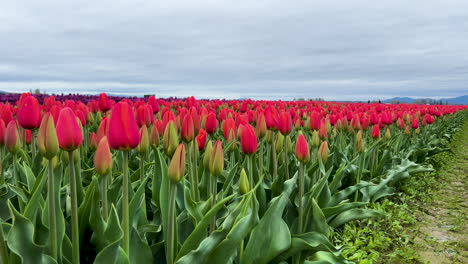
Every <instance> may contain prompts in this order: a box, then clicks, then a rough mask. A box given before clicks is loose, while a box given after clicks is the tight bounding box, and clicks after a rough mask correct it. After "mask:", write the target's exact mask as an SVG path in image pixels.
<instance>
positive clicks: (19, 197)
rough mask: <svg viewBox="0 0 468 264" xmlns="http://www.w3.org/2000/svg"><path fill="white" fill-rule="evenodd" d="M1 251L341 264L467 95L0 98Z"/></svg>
mask: <svg viewBox="0 0 468 264" xmlns="http://www.w3.org/2000/svg"><path fill="white" fill-rule="evenodd" d="M0 99H1V100H0V160H1V163H0V227H1V228H0V263H73V264H76V263H136V264H140V263H180V264H184V263H187V264H189V263H190V264H194V263H239V264H263V263H293V264H296V263H297V264H298V263H352V262H350V261H347V260H345V259H344V257H343V256H342V254H341V252H342V248H341V247H339V246H337V245H334V244H333V242H332V240H331V238H330V237H331V234H332V233H333V232H336V230H338V229H339V228H340V227H341V226H342V225H344V224H345V223H348V222H350V221H356V220H362V219H367V218H377V217H381V216H382V214H381V213H380V212H378V211H374V210H371V209H369V207H368V206H367V205H368V204H369V203H374V202H376V201H378V200H379V199H381V198H383V197H387V196H391V195H395V194H396V193H397V192H398V190H397V189H396V188H395V186H396V184H398V183H399V182H401V181H402V180H404V179H407V178H409V177H412V176H414V175H416V173H418V172H423V171H430V170H432V168H431V166H430V165H428V163H425V161H427V160H428V159H429V158H430V157H431V156H432V155H434V154H436V153H439V152H442V151H445V150H447V149H446V145H447V143H448V142H449V141H450V139H451V137H452V135H453V134H454V133H455V131H456V130H457V129H458V128H459V127H460V125H461V123H462V122H463V120H464V119H465V118H466V116H467V115H466V113H467V111H466V107H465V106H453V105H415V104H398V105H392V104H377V103H339V102H319V101H254V100H197V99H195V98H193V97H189V98H186V99H177V98H169V99H158V98H156V97H154V96H150V97H145V98H137V97H128V98H124V97H111V96H107V95H106V94H101V95H100V96H79V95H74V96H71V95H70V96H55V97H54V96H46V95H31V94H27V93H25V94H22V95H20V94H11V95H5V96H3V97H1V98H0Z"/></svg>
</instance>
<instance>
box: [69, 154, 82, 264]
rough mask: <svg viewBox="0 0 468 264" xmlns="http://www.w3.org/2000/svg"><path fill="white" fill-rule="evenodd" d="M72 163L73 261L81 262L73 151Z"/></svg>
mask: <svg viewBox="0 0 468 264" xmlns="http://www.w3.org/2000/svg"><path fill="white" fill-rule="evenodd" d="M68 161H69V163H70V180H69V181H70V200H71V227H72V245H73V248H72V263H73V264H78V263H80V236H79V235H80V234H79V229H78V202H77V197H76V179H75V161H74V160H73V151H69V152H68Z"/></svg>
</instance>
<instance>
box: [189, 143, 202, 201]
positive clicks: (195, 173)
mask: <svg viewBox="0 0 468 264" xmlns="http://www.w3.org/2000/svg"><path fill="white" fill-rule="evenodd" d="M192 150H193V157H192V158H193V162H192V169H193V178H194V179H195V182H194V185H195V201H200V190H199V189H198V184H199V182H198V166H197V144H195V140H192ZM189 152H190V151H189Z"/></svg>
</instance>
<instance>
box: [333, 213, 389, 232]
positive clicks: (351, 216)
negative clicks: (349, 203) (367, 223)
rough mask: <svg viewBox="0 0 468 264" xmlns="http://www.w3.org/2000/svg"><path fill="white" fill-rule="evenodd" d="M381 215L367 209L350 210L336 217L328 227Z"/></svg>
mask: <svg viewBox="0 0 468 264" xmlns="http://www.w3.org/2000/svg"><path fill="white" fill-rule="evenodd" d="M382 215H383V213H381V212H377V211H374V210H369V209H351V210H348V211H345V212H343V213H341V214H339V215H337V216H336V217H335V218H334V219H333V220H332V221H331V222H330V226H331V227H333V228H336V227H339V226H341V225H343V224H345V223H347V222H349V221H353V220H359V219H365V218H371V217H380V216H382Z"/></svg>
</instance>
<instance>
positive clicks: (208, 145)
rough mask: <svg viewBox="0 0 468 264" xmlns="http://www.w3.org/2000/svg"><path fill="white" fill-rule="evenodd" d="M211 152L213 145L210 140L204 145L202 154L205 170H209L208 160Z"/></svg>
mask: <svg viewBox="0 0 468 264" xmlns="http://www.w3.org/2000/svg"><path fill="white" fill-rule="evenodd" d="M212 152H213V144H212V143H211V140H210V141H208V143H206V146H205V154H203V167H205V169H209V168H210V159H211V153H212Z"/></svg>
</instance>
